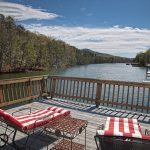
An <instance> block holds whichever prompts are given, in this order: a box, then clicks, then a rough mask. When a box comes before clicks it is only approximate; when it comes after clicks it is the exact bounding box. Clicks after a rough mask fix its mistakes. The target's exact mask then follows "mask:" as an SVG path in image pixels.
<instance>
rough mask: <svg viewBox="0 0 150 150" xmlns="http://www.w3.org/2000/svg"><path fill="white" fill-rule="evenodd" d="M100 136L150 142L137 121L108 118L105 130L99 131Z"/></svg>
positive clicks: (149, 137) (149, 138)
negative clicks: (131, 138)
mask: <svg viewBox="0 0 150 150" xmlns="http://www.w3.org/2000/svg"><path fill="white" fill-rule="evenodd" d="M97 134H98V135H107V136H123V137H134V138H142V139H148V140H150V136H146V135H143V134H142V132H141V128H140V125H139V123H138V121H137V119H128V118H117V117H107V120H106V125H105V128H104V130H97Z"/></svg>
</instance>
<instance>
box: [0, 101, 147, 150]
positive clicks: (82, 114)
mask: <svg viewBox="0 0 150 150" xmlns="http://www.w3.org/2000/svg"><path fill="white" fill-rule="evenodd" d="M30 106H31V107H34V108H38V109H40V108H42V109H43V108H47V107H48V106H49V104H46V103H42V102H33V103H30V104H26V105H23V106H18V107H20V108H22V107H30ZM67 106H68V105H67ZM18 107H14V108H11V109H8V110H7V112H9V113H12V112H14V111H16V110H18ZM85 108H86V107H85V106H83V109H85ZM66 109H68V110H71V116H72V117H75V118H79V119H84V120H88V126H87V147H86V150H96V144H95V141H94V135H95V133H96V129H97V127H98V126H99V125H100V124H102V123H105V121H106V117H107V116H106V115H100V114H96V113H89V112H86V111H80V110H78V109H75V108H73V109H71V108H68V107H67V108H66ZM108 112H110V111H108ZM111 114H112V113H111ZM114 114H115V113H114ZM140 125H141V127H142V131H144V130H145V129H146V128H147V129H149V130H150V124H146V123H140ZM0 132H2V130H1V129H0ZM25 136H26V135H24V134H22V133H20V132H18V134H17V139H18V140H20V141H21V140H22V139H24V138H25ZM46 139H47V140H50V142H49V143H48V144H49V147H48V149H50V148H51V147H53V146H54V144H56V143H57V142H58V140H56V138H55V137H53V136H52V137H51V136H50V137H49V136H48V137H47V138H46ZM84 139H85V138H84V133H82V134H81V135H79V136H77V137H76V138H75V139H74V141H75V142H78V143H81V144H84ZM33 141H34V142H33ZM28 142H29V143H28V145H30V149H31V150H39V149H40V150H46V149H47V147H46V146H47V144H46V143H47V142H45V144H43V146H39V144H41V143H42V141H41V140H38V139H36V138H34V137H33V138H32V137H31V138H30V139H29V141H28ZM43 143H44V142H43ZM3 149H4V150H13V148H12V147H11V146H6V147H5V148H3Z"/></svg>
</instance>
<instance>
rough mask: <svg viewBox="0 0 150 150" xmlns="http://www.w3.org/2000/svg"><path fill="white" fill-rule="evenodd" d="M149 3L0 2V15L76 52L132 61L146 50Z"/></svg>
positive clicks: (124, 0)
mask: <svg viewBox="0 0 150 150" xmlns="http://www.w3.org/2000/svg"><path fill="white" fill-rule="evenodd" d="M149 6H150V0H0V14H4V15H5V16H12V17H14V19H15V20H16V22H17V24H22V25H23V26H24V27H25V28H26V29H28V30H30V31H33V32H36V33H40V34H44V35H47V36H49V37H53V38H55V39H58V40H63V41H65V42H66V43H68V44H70V45H72V46H75V47H77V48H79V49H83V48H88V49H91V50H93V51H96V52H101V53H108V54H112V55H117V56H123V57H130V58H133V57H135V56H136V54H137V53H139V52H143V51H145V50H147V49H149V48H150V11H149Z"/></svg>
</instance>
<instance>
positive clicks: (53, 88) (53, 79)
mask: <svg viewBox="0 0 150 150" xmlns="http://www.w3.org/2000/svg"><path fill="white" fill-rule="evenodd" d="M55 88H56V78H52V88H51V98H53V97H54V95H55Z"/></svg>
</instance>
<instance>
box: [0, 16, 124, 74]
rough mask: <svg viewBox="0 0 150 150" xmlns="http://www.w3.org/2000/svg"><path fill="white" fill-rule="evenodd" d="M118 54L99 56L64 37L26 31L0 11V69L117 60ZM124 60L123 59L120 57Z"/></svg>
mask: <svg viewBox="0 0 150 150" xmlns="http://www.w3.org/2000/svg"><path fill="white" fill-rule="evenodd" d="M122 60H123V59H122V58H120V57H115V58H114V57H112V56H110V57H105V56H98V55H97V54H96V53H92V52H88V51H82V50H79V49H77V48H76V47H73V46H70V45H68V44H66V43H65V42H63V41H60V40H55V39H53V38H52V37H46V36H44V35H41V34H36V33H32V32H30V31H27V30H26V29H25V28H24V27H22V26H21V25H16V23H15V21H14V20H13V18H11V17H4V16H3V15H1V14H0V72H15V71H17V72H18V71H25V70H39V69H40V70H41V69H51V68H54V67H56V66H57V68H66V67H69V66H73V65H82V64H89V63H106V62H120V61H122ZM123 61H126V60H123Z"/></svg>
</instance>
